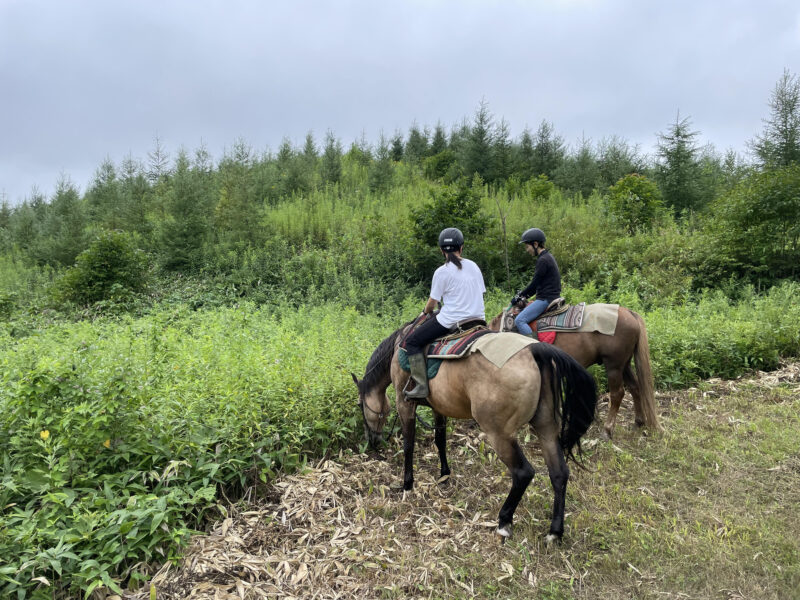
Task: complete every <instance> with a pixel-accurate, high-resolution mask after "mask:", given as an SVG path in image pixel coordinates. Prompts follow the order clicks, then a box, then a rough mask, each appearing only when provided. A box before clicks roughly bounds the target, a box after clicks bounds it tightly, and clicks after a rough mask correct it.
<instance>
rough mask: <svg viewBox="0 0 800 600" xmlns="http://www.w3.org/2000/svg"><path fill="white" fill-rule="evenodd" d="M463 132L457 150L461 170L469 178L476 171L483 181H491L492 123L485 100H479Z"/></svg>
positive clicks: (492, 166)
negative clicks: (461, 142) (469, 124)
mask: <svg viewBox="0 0 800 600" xmlns="http://www.w3.org/2000/svg"><path fill="white" fill-rule="evenodd" d="M465 134H466V135H465V137H464V139H463V145H461V148H460V152H459V162H460V163H461V169H462V171H463V172H464V174H465V175H467V176H468V177H470V178H472V176H473V175H474V174H475V173H477V174H478V175H480V176H481V178H482V179H483V180H484V181H491V177H492V169H493V168H494V165H493V160H492V159H493V157H492V141H493V135H494V123H493V117H492V114H491V113H490V112H489V105H488V103H487V102H486V101H485V100H481V103H480V104H479V105H478V109H477V110H476V111H475V116H474V118H473V120H472V126H471V127H469V128H468V131H466V132H465Z"/></svg>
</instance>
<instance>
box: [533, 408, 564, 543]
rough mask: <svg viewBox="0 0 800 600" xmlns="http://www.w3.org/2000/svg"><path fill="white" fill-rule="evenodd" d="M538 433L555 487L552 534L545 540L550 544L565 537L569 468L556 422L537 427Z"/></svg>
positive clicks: (551, 523)
mask: <svg viewBox="0 0 800 600" xmlns="http://www.w3.org/2000/svg"><path fill="white" fill-rule="evenodd" d="M536 433H537V436H538V437H539V442H540V443H541V445H542V454H543V455H544V462H545V463H546V464H547V472H548V473H549V475H550V483H551V484H552V486H553V517H552V519H551V521H550V533H548V534H547V537H546V538H545V541H546V543H548V544H549V543H551V542H555V541H559V540H561V537H562V536H563V535H564V502H565V500H566V495H567V482H568V481H569V467H568V466H567V461H566V459H565V458H564V450H563V449H562V448H561V444H560V443H559V440H558V431H557V429H556V425H555V422H550V423H548V424H545V425H539V426H538V427H536Z"/></svg>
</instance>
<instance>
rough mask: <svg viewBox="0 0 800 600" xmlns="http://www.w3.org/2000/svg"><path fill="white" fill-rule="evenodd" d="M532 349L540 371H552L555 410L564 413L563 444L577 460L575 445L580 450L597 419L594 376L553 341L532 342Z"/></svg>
mask: <svg viewBox="0 0 800 600" xmlns="http://www.w3.org/2000/svg"><path fill="white" fill-rule="evenodd" d="M531 353H532V354H533V358H534V359H535V360H536V364H537V365H538V367H539V371H541V372H544V373H548V374H549V375H550V382H551V385H552V387H553V399H554V400H553V401H554V402H555V410H556V414H558V415H560V416H561V435H560V436H559V437H560V440H561V447H562V448H563V449H564V453H565V454H566V455H567V456H569V457H572V459H573V460H575V456H574V455H573V454H572V449H573V448H574V447H575V446H577V447H578V453H580V451H581V446H580V442H581V437H582V436H583V434H584V433H586V431H587V430H588V429H589V426H590V425H591V424H592V421H594V411H595V408H596V406H597V385H596V384H595V382H594V377H592V375H591V374H590V373H589V371H587V370H586V369H584V368H583V367H582V366H581V365H580V364H579V363H578V362H577V361H576V360H575V359H574V358H572V357H571V356H570V355H569V354H567V353H566V352H564V351H563V350H559V349H558V348H556V347H555V346H553V345H551V344H545V343H538V344H532V345H531ZM559 400H560V403H559Z"/></svg>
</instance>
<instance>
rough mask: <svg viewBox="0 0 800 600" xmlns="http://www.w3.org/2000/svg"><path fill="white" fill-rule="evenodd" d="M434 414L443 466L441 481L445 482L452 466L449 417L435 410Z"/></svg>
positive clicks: (435, 436)
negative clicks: (450, 462) (450, 465)
mask: <svg viewBox="0 0 800 600" xmlns="http://www.w3.org/2000/svg"><path fill="white" fill-rule="evenodd" d="M433 416H434V440H435V441H436V448H437V449H438V450H439V465H440V466H441V471H440V479H439V481H440V482H441V483H444V482H445V481H447V479H448V478H449V476H450V467H449V466H448V464H447V441H446V436H447V417H445V416H443V415H440V414H439V413H437V412H436V411H434V413H433Z"/></svg>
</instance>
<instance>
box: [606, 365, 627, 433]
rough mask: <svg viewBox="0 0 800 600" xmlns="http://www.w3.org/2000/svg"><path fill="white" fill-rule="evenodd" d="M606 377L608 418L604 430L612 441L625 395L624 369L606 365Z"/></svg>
mask: <svg viewBox="0 0 800 600" xmlns="http://www.w3.org/2000/svg"><path fill="white" fill-rule="evenodd" d="M606 375H607V377H608V416H606V424H605V428H604V429H605V433H606V437H608V439H611V436H612V434H613V433H614V424H615V423H616V421H617V413H618V412H619V405H620V404H621V403H622V397H623V396H624V395H625V389H624V388H623V387H622V369H620V368H619V367H616V366H614V367H610V366H608V365H606Z"/></svg>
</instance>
